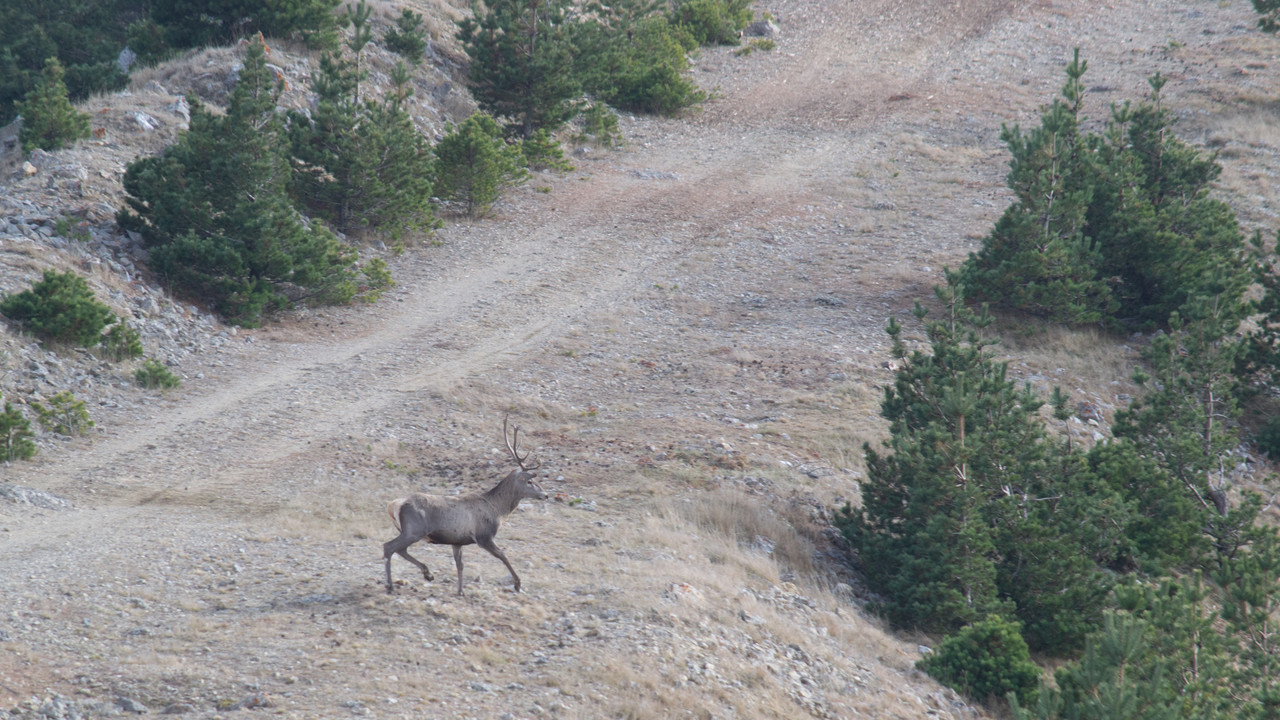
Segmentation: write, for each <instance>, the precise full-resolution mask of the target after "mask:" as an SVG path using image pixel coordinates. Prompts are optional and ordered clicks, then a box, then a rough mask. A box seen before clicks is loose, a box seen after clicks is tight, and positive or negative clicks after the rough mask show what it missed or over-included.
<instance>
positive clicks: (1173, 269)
mask: <svg viewBox="0 0 1280 720" xmlns="http://www.w3.org/2000/svg"><path fill="white" fill-rule="evenodd" d="M1148 82H1149V84H1150V86H1151V97H1150V100H1149V101H1146V102H1143V103H1140V104H1139V105H1138V106H1136V107H1130V106H1129V105H1127V104H1126V105H1123V106H1116V107H1113V109H1112V119H1111V122H1110V125H1109V128H1108V132H1107V133H1106V135H1105V136H1104V137H1099V138H1097V139H1096V144H1097V160H1098V165H1099V167H1100V168H1103V169H1105V171H1106V172H1104V173H1103V174H1101V175H1100V176H1099V181H1098V182H1097V183H1096V184H1095V193H1094V201H1093V202H1092V203H1090V206H1089V214H1088V226H1089V232H1090V233H1091V234H1092V235H1093V237H1094V238H1095V240H1096V241H1097V242H1098V245H1099V247H1100V248H1101V252H1102V265H1101V266H1100V269H1099V271H1100V273H1101V274H1102V275H1104V276H1107V277H1114V278H1117V280H1118V283H1117V284H1116V287H1115V296H1116V299H1117V301H1118V302H1119V305H1118V307H1117V309H1116V311H1115V314H1116V316H1117V317H1118V318H1121V319H1125V320H1126V321H1127V322H1129V323H1130V324H1139V325H1146V326H1153V325H1163V324H1164V323H1165V321H1166V319H1167V318H1168V317H1169V315H1170V314H1171V313H1173V312H1175V311H1177V310H1179V309H1182V308H1183V306H1184V305H1185V304H1186V303H1187V302H1189V301H1191V300H1192V299H1193V298H1195V297H1197V296H1202V295H1209V294H1215V293H1217V292H1219V291H1220V290H1219V288H1220V287H1223V286H1226V287H1231V288H1233V289H1234V290H1236V291H1237V292H1238V293H1239V294H1243V291H1244V288H1245V287H1246V286H1247V277H1246V275H1247V267H1248V263H1247V262H1246V261H1245V256H1244V250H1245V243H1244V237H1243V235H1242V234H1241V232H1240V228H1239V225H1238V223H1237V222H1236V218H1235V214H1234V213H1233V212H1232V210H1231V208H1230V207H1229V206H1227V205H1226V204H1225V203H1223V202H1222V201H1220V200H1215V199H1213V198H1210V197H1209V195H1208V193H1209V189H1210V187H1211V184H1212V182H1213V181H1214V180H1215V179H1216V178H1217V177H1218V175H1219V174H1220V173H1221V172H1222V167H1221V166H1220V165H1218V163H1217V162H1216V161H1215V160H1214V159H1213V158H1212V157H1205V156H1203V155H1201V153H1200V152H1199V151H1198V150H1196V149H1195V148H1193V147H1191V146H1189V145H1187V144H1186V143H1185V142H1184V141H1182V140H1181V139H1180V138H1178V136H1177V135H1175V134H1174V133H1173V131H1172V125H1173V122H1174V119H1173V116H1172V114H1171V113H1170V112H1169V110H1168V109H1167V108H1165V107H1164V105H1163V103H1162V101H1161V97H1160V90H1161V88H1163V87H1164V84H1165V79H1164V78H1163V77H1161V76H1160V75H1159V74H1158V73H1157V74H1156V75H1154V76H1153V77H1151V78H1149V80H1148ZM1233 301H1234V300H1233ZM1184 314H1185V311H1184Z"/></svg>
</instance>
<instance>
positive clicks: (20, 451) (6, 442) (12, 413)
mask: <svg viewBox="0 0 1280 720" xmlns="http://www.w3.org/2000/svg"><path fill="white" fill-rule="evenodd" d="M31 437H32V434H31V422H30V421H29V420H27V419H26V417H24V416H23V415H22V411H20V410H18V409H17V408H15V407H14V406H13V404H12V403H10V402H9V401H7V400H6V401H5V403H4V412H3V413H0V462H9V461H11V460H26V459H28V458H30V457H31V456H32V455H35V454H36V445H35V443H34V442H32V441H31Z"/></svg>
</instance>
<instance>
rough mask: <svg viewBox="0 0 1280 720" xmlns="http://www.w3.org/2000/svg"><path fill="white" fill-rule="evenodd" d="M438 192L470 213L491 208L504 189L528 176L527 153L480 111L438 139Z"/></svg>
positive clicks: (467, 213) (469, 215)
mask: <svg viewBox="0 0 1280 720" xmlns="http://www.w3.org/2000/svg"><path fill="white" fill-rule="evenodd" d="M435 153H436V171H435V176H436V195H437V196H438V197H439V198H440V199H441V200H443V201H445V202H449V203H452V204H455V205H458V206H460V207H461V208H462V210H463V212H464V213H465V214H466V215H467V217H478V216H480V215H483V214H484V213H486V212H488V209H489V206H490V205H492V204H493V203H494V201H496V200H497V199H498V197H499V196H500V195H501V194H502V191H503V190H504V189H506V188H508V187H512V186H514V185H518V184H519V183H521V182H524V181H525V179H526V178H528V171H527V170H525V169H524V156H523V155H522V154H521V153H520V148H519V147H518V146H516V145H508V144H507V143H506V141H504V140H503V139H502V129H501V128H499V127H498V124H497V122H495V121H494V120H493V118H491V117H489V116H488V115H486V114H484V113H482V112H477V113H475V114H474V115H472V116H471V117H469V118H467V120H466V122H464V123H462V125H459V126H457V127H454V128H452V129H450V130H449V132H448V134H446V135H445V136H444V137H443V138H441V140H440V142H438V143H436V147H435Z"/></svg>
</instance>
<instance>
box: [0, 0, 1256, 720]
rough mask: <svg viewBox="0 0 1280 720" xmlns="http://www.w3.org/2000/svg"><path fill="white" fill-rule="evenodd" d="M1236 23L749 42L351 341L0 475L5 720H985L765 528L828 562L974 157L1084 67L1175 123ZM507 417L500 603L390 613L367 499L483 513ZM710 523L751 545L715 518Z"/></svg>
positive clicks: (975, 203) (957, 214) (966, 203)
mask: <svg viewBox="0 0 1280 720" xmlns="http://www.w3.org/2000/svg"><path fill="white" fill-rule="evenodd" d="M1236 6H1242V7H1236ZM1246 6H1247V3H1235V4H1234V6H1232V7H1224V6H1223V5H1222V4H1221V3H1217V2H1200V1H1196V2H1175V1H1174V0H1160V1H1157V0H1150V1H1143V0H1118V1H1117V2H1111V3H1106V4H1099V3H1096V2H1085V1H1084V0H1062V1H1059V2H1013V1H1012V0H1010V1H1007V2H999V1H996V0H973V1H969V0H963V1H962V0H953V1H952V0H932V1H929V2H917V3H901V2H891V1H888V0H885V1H883V2H872V1H859V0H853V1H849V2H812V1H807V2H801V1H799V0H782V1H779V2H772V3H768V4H767V5H765V6H761V7H758V11H767V12H769V13H771V14H772V16H773V17H775V18H776V20H777V23H778V25H779V27H780V28H781V34H780V36H779V38H778V47H777V49H776V50H773V51H772V52H764V51H761V52H755V53H752V54H750V55H748V56H743V57H739V56H736V55H734V54H733V53H732V52H731V51H730V50H728V49H724V50H721V49H715V50H709V51H706V52H704V53H703V54H702V56H701V57H699V58H698V60H697V63H696V70H695V73H696V77H697V78H698V80H699V82H701V83H703V84H704V85H705V86H707V87H708V88H710V89H713V90H714V99H713V100H712V101H711V102H709V103H708V104H707V105H706V106H705V107H703V108H700V109H699V110H697V111H696V112H694V113H692V114H691V116H690V117H688V118H685V119H680V120H671V121H668V120H656V119H647V118H641V119H626V120H624V123H623V125H624V134H625V136H626V138H627V141H628V143H629V144H628V146H627V147H626V148H625V149H623V150H621V151H616V152H607V151H599V150H595V151H593V152H590V153H588V154H586V155H584V156H579V157H577V158H575V162H576V163H577V164H578V168H577V170H576V171H574V172H571V173H568V174H566V175H563V176H539V177H537V178H535V180H534V181H533V182H532V183H530V185H529V187H527V188H525V189H523V190H521V191H519V192H517V193H515V194H514V196H513V197H512V198H511V199H510V202H507V203H504V204H502V205H501V206H500V207H499V208H498V213H497V217H495V218H492V219H488V220H484V221H481V222H478V223H475V224H467V223H457V224H450V225H449V226H447V227H446V228H445V229H444V230H442V231H441V232H440V233H439V234H438V236H437V238H436V240H437V241H438V242H437V243H436V244H432V245H422V246H418V247H413V248H411V249H410V250H409V252H408V253H407V254H406V255H404V256H402V257H400V258H399V259H398V260H396V261H395V262H394V265H393V269H394V271H395V275H396V278H397V279H398V281H399V285H398V286H397V288H395V289H394V290H393V291H391V292H390V293H388V295H387V296H386V297H385V298H384V299H383V300H382V301H381V302H379V303H377V304H376V305H372V306H366V307H357V308H348V309H336V310H324V311H315V312H304V313H299V314H298V315H296V316H293V317H291V318H289V319H287V321H285V322H283V323H280V324H278V325H274V326H272V327H270V328H267V329H264V330H260V331H247V332H241V333H240V334H238V335H237V336H236V337H235V342H234V343H232V344H231V345H230V346H228V348H227V349H225V350H224V351H223V352H222V353H221V354H220V355H219V358H218V359H219V362H218V363H217V364H216V365H213V366H211V367H210V368H209V369H208V371H207V372H206V373H205V374H204V377H202V378H191V379H189V380H188V382H187V383H186V385H185V386H184V388H183V389H182V390H180V391H178V392H175V393H171V394H170V395H167V396H163V397H161V396H157V398H156V400H155V402H154V403H153V404H152V405H150V406H149V407H148V409H147V410H146V411H145V412H144V413H140V414H139V416H138V417H137V418H136V419H134V420H132V421H130V422H127V423H121V424H116V425H113V426H111V427H105V428H102V429H101V432H100V433H98V434H97V435H96V436H95V437H94V438H92V440H90V441H82V442H78V443H76V444H75V447H73V448H68V449H67V450H65V451H58V452H52V453H46V454H45V455H44V456H43V457H42V458H41V459H39V460H38V461H36V462H33V463H29V464H20V465H14V466H10V467H7V468H4V469H3V471H2V472H3V473H4V475H3V479H4V481H5V482H8V483H12V484H15V485H20V486H26V487H31V488H36V489H39V490H41V491H45V492H48V493H51V494H53V495H55V496H58V497H62V498H67V499H69V500H70V501H72V502H73V503H74V506H75V507H74V509H40V508H36V507H32V506H12V505H10V506H4V505H0V611H3V612H0V708H3V707H12V706H16V705H17V704H18V703H20V702H22V701H24V700H25V699H26V698H28V697H32V696H35V697H36V698H38V701H37V702H36V703H35V706H40V705H42V704H47V703H49V702H51V701H50V700H48V698H50V697H52V696H53V695H55V694H58V695H61V696H65V697H66V698H70V699H71V700H74V701H77V702H79V703H80V705H78V706H77V707H80V708H81V709H82V710H83V709H84V708H87V707H89V705H90V704H91V703H94V702H101V703H103V704H104V707H105V706H110V705H113V704H114V703H116V699H117V698H119V697H125V698H129V699H131V700H132V701H135V702H138V703H142V704H144V705H147V706H148V707H150V708H151V709H152V710H159V709H161V708H163V707H170V706H182V705H184V704H186V705H189V706H190V713H191V714H192V715H194V716H199V717H205V716H213V715H217V714H222V715H230V713H231V712H232V711H234V710H235V706H236V705H240V706H241V707H245V708H252V707H258V706H269V707H271V708H273V709H274V711H276V712H280V713H283V714H285V715H287V716H289V717H299V718H318V717H345V716H347V715H352V714H354V715H369V716H372V717H424V716H425V717H481V718H488V717H495V718H496V717H518V718H523V717H534V716H541V715H552V716H557V717H582V718H595V717H619V716H625V717H637V718H640V717H675V716H685V715H687V716H692V717H781V716H794V715H796V714H797V712H801V713H803V712H809V713H811V714H813V715H814V716H817V717H863V716H866V717H892V716H898V717H919V716H922V715H923V714H924V712H925V710H926V709H928V710H932V711H934V712H936V713H938V714H941V715H942V716H955V717H961V716H969V715H971V714H973V713H974V712H975V711H972V710H970V709H968V708H967V707H966V706H964V705H963V704H962V703H959V702H958V701H957V700H956V699H955V698H954V696H950V695H948V694H946V693H944V692H941V691H940V689H939V688H938V687H937V686H935V685H933V684H932V683H931V682H930V681H929V680H928V679H927V678H924V677H923V676H921V675H919V674H918V673H916V672H914V671H913V670H911V668H910V663H911V662H912V660H913V658H914V656H915V653H916V639H915V638H907V639H899V638H894V637H891V636H887V635H885V634H884V633H882V632H881V631H880V630H879V629H878V627H877V626H876V625H875V623H874V622H872V621H869V620H867V619H866V618H864V617H863V616H861V615H860V614H859V611H858V610H857V608H856V604H855V603H854V602H853V598H851V596H850V595H849V593H848V591H847V588H842V587H838V586H837V583H838V582H840V581H841V580H845V579H848V578H846V577H844V576H842V575H830V574H827V573H828V572H829V571H830V568H835V567H838V564H835V563H829V564H822V563H820V564H819V567H818V568H817V569H816V570H814V569H808V570H803V569H802V571H800V572H797V571H796V568H795V567H794V566H795V565H803V563H801V562H799V561H796V562H792V563H788V562H786V558H783V557H781V556H780V552H781V551H780V550H779V549H778V548H779V547H780V545H779V543H780V542H782V541H783V540H784V539H786V538H784V537H780V536H781V535H787V532H789V531H785V530H776V529H775V530H774V531H773V532H774V533H775V535H779V536H773V537H766V536H762V535H761V534H760V533H759V532H756V530H757V529H759V528H764V527H771V528H773V527H776V526H775V525H768V524H767V522H768V519H769V518H776V517H785V518H786V519H787V520H788V521H790V522H791V524H792V525H794V526H797V527H799V528H800V529H801V530H813V533H814V534H813V535H812V537H807V538H806V537H805V536H804V534H803V533H796V532H794V531H790V533H791V535H794V536H795V537H794V539H795V541H796V542H799V543H802V544H803V543H808V542H817V543H818V546H819V548H820V549H821V550H825V549H826V547H825V546H823V545H822V535H821V522H822V520H823V518H822V512H821V511H823V510H824V509H826V508H829V507H830V505H831V504H832V503H834V502H836V501H837V500H838V499H840V498H850V497H854V496H855V494H856V481H857V477H858V468H859V464H860V459H859V454H860V451H859V447H860V445H861V442H862V441H863V440H874V439H876V438H878V437H879V436H880V434H881V432H882V428H881V427H880V425H879V423H878V421H877V419H876V417H875V414H876V405H877V402H878V399H879V392H880V391H879V389H878V386H879V384H881V383H883V382H885V381H886V380H887V379H888V378H889V373H888V371H887V370H885V369H884V368H883V367H882V362H883V361H884V360H885V359H886V356H885V352H884V350H885V342H884V340H883V333H882V330H881V328H883V326H884V323H885V320H886V318H887V317H888V315H889V314H890V313H902V312H903V311H905V310H906V309H908V308H909V307H910V306H911V304H912V303H913V302H914V301H915V300H916V299H917V298H921V297H927V295H928V293H929V290H928V288H929V287H930V286H931V285H932V284H934V283H936V282H938V281H939V280H940V278H941V270H942V267H943V266H944V265H948V264H949V265H952V266H954V265H956V264H958V263H959V262H960V261H961V260H962V259H963V258H964V256H965V255H966V254H967V253H968V252H969V251H971V250H973V249H975V248H976V247H977V246H978V243H979V242H980V239H981V237H982V235H983V234H984V233H985V231H986V229H987V228H988V227H989V226H990V224H991V223H992V222H993V221H994V219H995V218H996V217H997V216H998V214H999V213H1000V211H1001V210H1002V209H1003V207H1004V205H1005V204H1006V203H1007V196H1006V194H1005V192H1004V189H1003V175H1004V173H1005V171H1006V163H1007V159H1006V157H1005V155H1004V154H1003V148H1002V146H1001V144H1000V142H999V127H1000V125H1001V123H1004V122H1009V123H1013V122H1018V123H1022V124H1023V125H1024V126H1025V125H1028V124H1031V123H1033V122H1035V120H1036V117H1037V108H1038V106H1039V105H1041V104H1042V103H1045V102H1047V101H1048V100H1050V99H1051V98H1052V97H1053V96H1054V95H1055V94H1056V92H1057V88H1058V87H1059V86H1060V85H1061V83H1062V80H1063V76H1062V73H1061V67H1062V65H1063V64H1064V62H1065V61H1066V60H1067V59H1068V58H1069V56H1070V52H1071V48H1072V47H1074V46H1080V47H1082V51H1083V53H1084V54H1085V56H1086V57H1087V59H1088V61H1089V63H1090V66H1091V68H1092V69H1091V71H1090V73H1089V75H1088V77H1087V80H1088V81H1089V85H1090V87H1091V94H1090V98H1091V100H1090V102H1091V103H1092V110H1093V112H1094V115H1095V117H1104V115H1103V113H1102V112H1101V108H1102V107H1104V106H1105V104H1106V103H1109V102H1114V101H1119V100H1122V99H1125V98H1137V97H1140V96H1141V94H1142V92H1143V90H1144V87H1145V85H1144V78H1145V77H1146V76H1147V75H1149V74H1151V73H1152V72H1154V71H1156V70H1160V71H1161V72H1162V73H1164V74H1165V75H1167V76H1169V77H1170V78H1171V82H1170V84H1169V87H1168V88H1167V90H1166V93H1167V95H1168V96H1169V97H1170V98H1171V102H1174V103H1176V102H1178V101H1179V99H1185V100H1186V102H1187V103H1189V104H1190V103H1194V105H1192V107H1194V108H1197V110H1196V111H1197V112H1198V109H1199V108H1204V107H1209V106H1211V104H1212V102H1214V99H1213V98H1208V99H1206V98H1205V97H1203V96H1200V95H1196V93H1197V92H1200V91H1204V90H1205V89H1206V88H1208V87H1214V88H1217V87H1221V86H1223V85H1224V84H1230V83H1231V82H1233V81H1232V80H1231V75H1230V73H1231V68H1230V67H1225V66H1226V65H1227V62H1226V61H1223V63H1222V66H1218V65H1216V64H1215V63H1216V62H1217V61H1218V60H1220V59H1223V58H1226V57H1230V58H1232V59H1233V60H1234V59H1236V58H1238V57H1239V56H1240V54H1241V53H1243V52H1245V50H1242V49H1241V47H1242V46H1241V45H1240V43H1241V42H1242V41H1241V40H1240V38H1242V37H1244V36H1246V35H1247V34H1248V33H1249V30H1248V24H1249V23H1250V22H1251V21H1250V17H1249V13H1248V8H1247V7H1246ZM1268 62H1269V61H1268ZM1259 74H1260V75H1263V76H1266V77H1272V76H1273V73H1272V71H1271V70H1270V69H1268V68H1266V67H1265V65H1264V67H1263V68H1259V69H1256V70H1255V75H1259ZM1254 81H1256V82H1264V80H1263V79H1260V78H1253V79H1251V82H1254ZM1195 122H1196V120H1195V118H1194V117H1193V118H1192V123H1193V125H1194V123H1195ZM1200 127H1202V128H1207V125H1205V124H1203V123H1202V124H1201V125H1200ZM1206 131H1207V130H1206ZM508 412H510V413H511V415H512V417H513V418H515V419H516V420H518V421H519V422H520V423H521V424H522V425H524V427H525V428H526V432H527V436H528V442H529V443H531V444H536V445H537V446H539V452H540V454H541V455H542V456H543V462H544V467H545V468H547V469H548V471H549V475H548V477H547V479H546V482H545V485H546V486H548V489H549V490H551V491H552V492H554V493H557V494H558V495H559V496H560V497H559V498H558V500H557V501H554V502H548V503H545V504H534V505H532V506H530V505H528V504H526V505H525V506H524V507H522V508H521V510H520V511H519V512H517V513H516V514H514V515H513V516H511V517H510V518H509V519H508V521H507V524H506V525H504V527H503V529H502V531H501V532H500V533H499V536H498V543H499V545H500V546H501V547H503V548H504V549H505V550H506V552H507V555H508V556H509V557H510V558H511V559H512V561H513V562H514V563H515V565H516V566H517V568H518V569H519V570H520V572H521V575H522V577H523V579H524V582H525V590H526V592H524V593H522V594H520V595H514V594H512V593H511V592H510V588H509V580H508V578H507V576H506V573H505V570H504V569H503V568H502V567H501V565H500V564H499V563H497V562H496V561H495V560H493V559H492V558H490V557H488V556H487V555H485V554H483V553H480V552H477V551H475V550H474V549H472V550H470V551H468V553H467V555H466V557H467V560H468V565H467V570H468V583H467V585H468V591H467V593H468V594H467V596H466V597H465V598H456V597H454V596H453V595H451V594H450V593H451V587H452V585H451V582H452V581H451V580H450V578H451V577H452V570H451V568H450V567H449V566H448V562H449V554H448V552H446V551H444V550H442V549H439V548H427V547H424V548H421V549H420V550H419V551H418V552H417V555H418V556H419V557H421V558H422V559H424V560H425V561H426V562H427V563H428V564H429V565H430V566H432V567H433V568H434V569H435V570H436V571H437V581H436V582H435V583H434V584H431V585H429V586H428V585H423V584H422V583H421V580H420V578H416V577H415V575H414V573H411V572H410V570H411V568H409V567H408V566H407V565H404V564H395V565H394V566H393V567H394V570H395V572H396V576H397V578H398V579H400V580H402V581H404V584H403V585H402V586H401V587H400V588H399V591H398V593H397V594H396V595H394V596H390V597H388V596H387V595H385V594H384V593H383V592H382V589H381V587H380V573H381V568H382V564H381V543H382V542H383V541H384V540H387V539H390V538H391V537H392V535H393V534H394V533H392V532H391V531H390V528H389V525H388V523H387V522H385V518H384V517H383V515H382V512H383V511H382V508H383V507H384V505H385V503H386V501H388V500H390V499H392V498H394V497H397V496H399V495H403V494H404V493H406V492H408V491H411V490H420V489H425V490H428V491H432V492H441V493H449V492H456V491H458V490H459V489H477V488H483V487H486V486H487V484H489V483H492V482H495V481H496V480H497V479H498V478H499V477H501V475H502V474H503V473H504V472H505V470H506V467H507V464H508V463H507V461H506V460H505V457H504V454H503V452H501V451H500V450H499V449H500V448H501V441H500V439H499V434H500V429H499V428H500V424H501V419H502V417H503V415H504V414H506V413H508ZM729 493H733V494H732V495H730V494H729ZM708 497H709V498H712V503H711V506H712V507H710V508H708V507H707V506H706V505H705V504H700V503H701V501H702V500H703V499H705V498H708ZM729 497H746V498H748V499H749V502H748V503H747V504H746V506H745V507H746V509H738V510H735V511H734V513H733V514H732V517H731V521H732V522H731V525H734V526H735V527H736V528H737V530H738V534H737V535H735V534H733V533H725V532H724V531H723V530H721V531H717V530H715V529H714V527H713V526H712V524H711V523H710V522H709V519H710V518H712V517H714V516H717V512H718V510H717V508H715V507H714V506H715V505H717V504H720V505H724V504H726V503H728V504H732V503H730V502H729V501H728V500H725V498H729ZM720 509H723V508H720ZM815 528H816V529H815ZM753 534H754V535H755V537H751V535H753ZM788 537H790V536H788ZM771 553H772V554H771ZM793 560H794V558H793ZM24 712H25V711H24ZM21 716H22V717H26V715H21ZM0 717H3V713H2V712H0ZM67 717H71V716H70V715H67Z"/></svg>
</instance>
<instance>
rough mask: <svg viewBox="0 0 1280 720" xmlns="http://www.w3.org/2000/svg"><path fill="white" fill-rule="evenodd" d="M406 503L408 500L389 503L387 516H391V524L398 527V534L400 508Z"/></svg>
mask: <svg viewBox="0 0 1280 720" xmlns="http://www.w3.org/2000/svg"><path fill="white" fill-rule="evenodd" d="M406 501H408V498H400V499H399V500H392V501H391V502H389V503H387V514H388V515H390V516H391V524H392V525H395V526H396V532H400V508H401V507H402V506H404V504H405V502H406Z"/></svg>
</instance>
